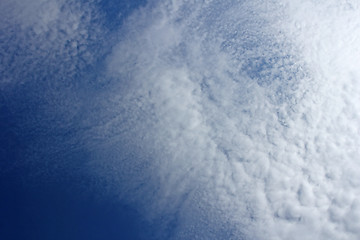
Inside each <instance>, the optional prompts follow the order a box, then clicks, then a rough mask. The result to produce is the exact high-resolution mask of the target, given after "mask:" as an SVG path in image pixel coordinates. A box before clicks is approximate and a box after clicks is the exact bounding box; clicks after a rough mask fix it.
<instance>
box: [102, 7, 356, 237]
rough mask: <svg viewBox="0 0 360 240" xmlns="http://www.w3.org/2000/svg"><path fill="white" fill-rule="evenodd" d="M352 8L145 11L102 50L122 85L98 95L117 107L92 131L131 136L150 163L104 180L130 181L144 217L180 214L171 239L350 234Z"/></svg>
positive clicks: (352, 205)
mask: <svg viewBox="0 0 360 240" xmlns="http://www.w3.org/2000/svg"><path fill="white" fill-rule="evenodd" d="M359 14H360V9H359V6H358V4H357V3H356V1H320V2H319V1H280V2H266V3H265V2H263V1H255V2H254V1H251V2H250V1H202V2H201V3H200V2H196V1H164V3H159V4H155V3H154V4H151V3H150V4H149V5H148V6H147V8H145V9H142V10H139V11H138V12H137V13H135V14H133V16H132V17H131V18H129V19H128V22H127V25H126V26H125V27H124V29H123V31H124V32H125V33H126V36H127V37H126V39H123V40H121V41H120V43H119V44H118V45H117V46H116V47H115V48H114V50H113V53H112V56H111V57H110V58H109V60H108V76H111V77H112V78H113V79H118V81H119V84H118V87H117V89H116V87H114V91H113V92H112V97H111V103H110V102H107V103H104V104H106V106H107V107H110V104H112V105H111V109H112V110H108V111H110V112H113V113H115V112H116V110H115V109H116V108H118V110H117V111H118V115H122V116H121V117H119V116H118V117H117V118H114V121H112V122H108V123H107V124H106V125H104V126H103V127H100V128H99V129H98V131H99V134H100V133H104V132H106V131H110V129H112V131H114V129H117V131H119V132H122V139H125V138H128V139H132V141H134V143H133V144H129V148H128V149H133V151H134V152H136V155H137V156H143V157H138V159H140V160H138V161H134V164H135V166H136V165H144V164H148V168H149V169H150V170H149V172H150V173H144V172H142V171H140V173H139V172H137V170H136V169H134V168H132V167H131V166H130V167H129V168H126V167H118V169H116V170H115V171H114V173H113V174H110V176H109V178H113V175H116V174H118V175H121V177H119V178H120V180H119V181H124V180H123V179H122V180H121V178H122V177H125V178H128V179H132V180H130V181H129V182H131V183H130V184H129V185H128V187H129V189H128V190H129V191H134V189H138V190H137V191H138V192H139V194H138V195H134V196H135V197H134V199H133V201H135V202H137V203H140V205H142V207H143V208H144V209H145V210H144V211H146V212H147V216H148V217H149V219H152V220H154V219H156V218H157V217H159V216H162V215H166V214H172V215H176V218H177V221H178V223H179V226H178V227H177V228H176V230H175V232H174V233H173V235H172V237H173V238H174V239H216V238H218V237H219V236H224V235H223V234H224V232H227V234H228V235H227V239H358V238H359V237H360V201H359V199H358V196H359V194H360V177H359V176H360V175H359V171H360V157H359V156H360V152H359V151H360V150H359V149H360V128H359V126H360V120H359V119H360V118H359V114H360V105H359V104H358V102H359V100H360V84H359V76H360V68H359V65H358V64H359V62H360V59H359V58H360V51H359V50H360V48H359V46H360V42H359V41H360V34H359V31H358V28H359V26H360V25H359V24H360V17H359V16H360V15H359ZM115 86H116V84H115ZM124 86H126V87H124ZM124 88H125V89H126V90H123V89H124ZM125 116H126V117H125ZM125 118H126V119H127V122H126V123H124V119H125ZM119 122H121V124H119ZM119 126H120V127H119ZM129 128H131V130H127V129H129ZM119 129H121V130H119ZM110 134H112V133H110ZM137 144H138V145H141V146H142V149H141V150H139V149H136V150H135V147H134V146H135V145H137ZM130 145H134V146H130ZM128 151H132V150H128ZM140 152H141V153H140ZM114 156H116V154H114ZM149 159H151V161H150V160H149ZM123 161H124V160H121V161H120V160H119V161H118V163H116V162H117V160H114V162H112V163H111V164H109V163H107V164H106V163H104V165H103V166H104V167H105V168H106V165H107V166H108V167H111V168H114V166H116V165H119V166H120V165H121V163H122V162H123ZM147 161H149V162H150V163H149V162H147ZM106 169H107V168H106ZM130 169H131V172H128V171H129V170H130ZM103 171H104V172H106V174H109V170H103ZM150 175H151V176H150ZM149 179H151V181H149ZM115 182H116V181H115ZM132 184H133V186H132ZM139 185H141V186H142V188H141V190H139V187H138V186H139ZM154 188H155V189H157V191H156V192H154V191H153V189H154ZM219 234H220V235H219Z"/></svg>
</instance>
